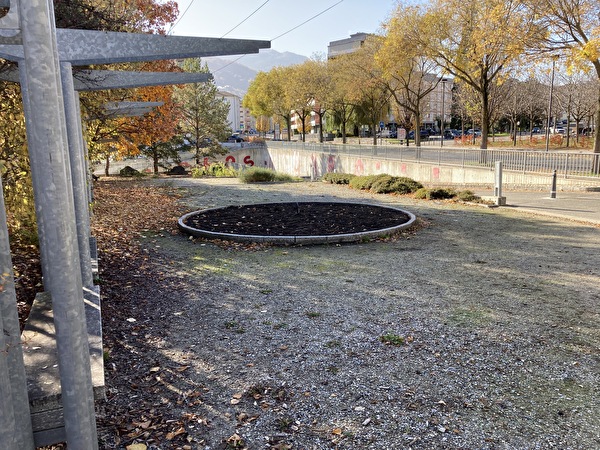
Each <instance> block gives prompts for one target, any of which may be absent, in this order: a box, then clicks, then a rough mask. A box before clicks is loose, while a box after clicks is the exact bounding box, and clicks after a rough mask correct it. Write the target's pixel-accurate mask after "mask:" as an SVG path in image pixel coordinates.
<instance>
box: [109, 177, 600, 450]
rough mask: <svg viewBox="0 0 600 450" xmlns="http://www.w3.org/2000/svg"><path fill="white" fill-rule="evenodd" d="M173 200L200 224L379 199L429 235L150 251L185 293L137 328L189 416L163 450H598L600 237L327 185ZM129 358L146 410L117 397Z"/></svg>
mask: <svg viewBox="0 0 600 450" xmlns="http://www.w3.org/2000/svg"><path fill="white" fill-rule="evenodd" d="M152 182H153V183H164V182H165V181H164V180H155V181H152ZM167 183H169V184H170V185H171V186H172V187H179V188H181V190H180V192H181V193H182V194H183V198H182V202H184V203H185V205H186V208H187V210H188V211H193V210H196V209H203V208H210V207H217V206H226V205H231V204H243V203H259V202H271V201H296V200H303V201H311V200H317V201H325V200H327V201H329V200H335V199H343V200H353V201H356V200H361V201H362V200H364V201H370V202H373V203H375V204H381V205H391V206H396V207H400V208H402V209H406V210H408V211H410V212H412V213H413V214H415V215H416V216H417V217H418V219H419V223H420V225H419V226H418V227H416V228H415V229H413V230H411V231H410V232H405V233H403V234H402V235H400V236H398V237H395V238H393V239H382V240H378V241H374V242H361V243H358V244H344V245H335V246H305V247H262V246H257V247H253V248H248V247H247V246H240V245H237V246H226V245H216V244H214V243H211V242H208V241H203V240H191V239H189V238H188V237H187V236H183V235H177V234H175V235H174V234H172V233H168V232H164V233H163V234H162V235H148V236H147V237H146V238H145V239H144V240H143V245H144V246H145V247H146V249H147V250H148V251H149V252H150V254H152V255H154V257H153V260H152V262H150V263H149V264H151V265H152V266H153V270H154V271H156V272H157V273H158V272H159V273H161V277H162V278H161V277H158V278H157V279H159V278H160V279H168V280H169V283H170V284H171V285H173V284H175V285H176V286H177V287H176V289H173V290H172V291H171V292H170V294H167V295H162V294H161V295H156V297H155V298H153V297H152V293H146V295H148V296H149V297H148V298H147V299H145V300H144V302H143V303H140V305H145V306H144V307H142V306H140V307H139V308H137V309H132V310H131V315H132V316H133V317H132V319H136V322H133V321H129V322H128V323H123V324H119V327H120V329H121V330H124V331H123V332H124V333H128V332H130V333H132V334H133V335H134V336H138V335H139V336H140V339H139V340H140V341H144V346H143V347H139V348H137V347H136V345H137V344H129V346H128V347H127V348H128V350H127V351H129V352H131V355H130V356H131V358H132V360H135V359H136V358H140V361H141V362H140V363H139V367H137V369H136V370H138V371H140V372H142V373H144V374H146V375H149V374H151V375H157V374H158V375H157V377H158V376H160V377H161V379H159V381H160V382H161V383H162V384H163V385H165V384H168V385H169V391H170V392H171V394H170V395H172V397H169V395H167V394H160V395H158V396H157V398H156V399H155V402H156V404H157V405H158V404H161V403H162V404H165V403H168V405H169V408H170V411H171V414H172V417H173V418H175V419H179V418H181V417H185V418H186V420H185V427H184V428H185V429H184V430H183V431H181V433H184V432H185V434H184V435H185V436H186V441H185V445H184V444H181V443H179V444H177V445H175V443H173V446H168V445H165V444H164V443H163V444H160V445H159V444H157V443H155V444H154V448H190V449H192V448H193V449H224V448H248V449H264V448H275V449H327V448H339V449H455V448H467V449H550V448H552V449H554V448H561V449H594V448H600V415H599V414H598V412H599V411H600V309H599V302H598V300H599V299H600V287H599V284H598V276H599V275H600V254H599V252H598V248H599V247H600V233H599V230H598V228H597V227H593V226H588V225H585V224H580V223H574V222H568V221H564V220H562V221H561V220H557V219H552V218H548V217H539V216H533V215H528V214H524V213H520V212H518V211H514V210H507V209H498V208H494V209H491V208H490V209H488V208H483V207H478V206H470V205H461V204H455V203H448V202H428V201H417V200H414V199H411V198H408V197H397V196H388V195H371V194H368V193H362V192H357V191H355V190H351V189H349V188H347V187H343V186H334V185H328V184H324V183H309V182H303V183H295V184H261V185H243V184H239V183H238V182H237V180H223V179H214V180H193V179H173V180H168V181H167ZM105 326H106V327H107V329H108V330H110V328H111V325H110V324H105ZM142 330H143V331H142ZM105 333H106V331H105ZM108 333H110V331H108ZM136 342H137V341H136ZM140 345H141V344H140ZM140 353H143V355H140ZM136 355H137V356H136ZM119 361H120V360H119V359H114V360H112V361H111V359H109V360H108V365H107V367H108V369H107V384H108V386H109V402H110V401H111V400H110V398H113V399H116V398H118V397H119V396H121V397H123V396H126V395H130V393H126V392H125V391H121V392H119V389H123V388H120V387H113V388H111V387H110V386H111V378H112V377H114V376H116V375H115V373H118V372H119V370H120V369H119ZM111 367H112V369H111ZM113 372H114V373H113ZM140 395H143V394H140ZM128 401H130V402H132V403H134V402H135V399H133V398H130V399H129V400H128ZM140 420H141V419H140ZM104 431H105V430H104ZM101 434H102V433H101ZM104 438H105V439H106V436H104ZM171 438H172V437H171ZM175 441H176V439H173V442H175ZM135 442H142V441H140V440H138V441H135ZM130 444H131V442H130ZM106 447H108V445H106ZM150 447H152V445H150Z"/></svg>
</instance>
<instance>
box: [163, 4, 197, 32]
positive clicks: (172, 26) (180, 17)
mask: <svg viewBox="0 0 600 450" xmlns="http://www.w3.org/2000/svg"><path fill="white" fill-rule="evenodd" d="M195 1H196V0H192V1H191V2H190V4H189V5H188V6H187V8H185V11H183V14H182V15H180V16H179V18H178V19H177V20H176V21H175V23H174V24H173V25H171V27H170V28H169V31H168V32H167V34H171V31H173V28H175V27H176V26H177V24H178V23H179V22H180V21H181V19H183V16H185V13H187V12H188V11H189V9H190V7H191V6H192V5H193V4H194V2H195Z"/></svg>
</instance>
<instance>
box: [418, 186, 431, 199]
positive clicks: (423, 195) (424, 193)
mask: <svg viewBox="0 0 600 450" xmlns="http://www.w3.org/2000/svg"><path fill="white" fill-rule="evenodd" d="M428 194H429V189H427V188H424V187H423V188H421V189H418V190H417V191H416V192H415V198H417V199H419V200H425V199H428Z"/></svg>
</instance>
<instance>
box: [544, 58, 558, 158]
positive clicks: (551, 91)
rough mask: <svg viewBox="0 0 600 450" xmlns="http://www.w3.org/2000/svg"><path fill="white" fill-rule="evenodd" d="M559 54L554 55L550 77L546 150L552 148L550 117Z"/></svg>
mask: <svg viewBox="0 0 600 450" xmlns="http://www.w3.org/2000/svg"><path fill="white" fill-rule="evenodd" d="M557 59H558V55H554V56H553V57H552V76H551V77H550V100H549V101H548V122H547V123H546V151H548V150H549V149H550V119H551V116H552V95H553V92H554V70H555V68H556V60H557Z"/></svg>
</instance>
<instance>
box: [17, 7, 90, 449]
mask: <svg viewBox="0 0 600 450" xmlns="http://www.w3.org/2000/svg"><path fill="white" fill-rule="evenodd" d="M51 3H52V2H51V0H21V1H20V2H19V12H20V14H19V15H20V23H21V27H20V28H21V32H22V36H23V49H24V61H22V62H19V69H20V74H21V75H20V76H21V88H22V90H23V103H24V105H25V111H26V123H27V141H28V147H29V156H30V160H31V175H32V180H33V189H34V198H35V207H36V216H37V218H38V225H39V231H38V234H39V240H40V251H41V258H42V271H43V275H44V287H45V289H46V291H47V292H49V293H50V295H51V297H52V306H53V310H54V325H55V329H56V341H57V350H58V363H59V371H60V379H61V389H62V403H63V411H64V421H65V432H66V436H67V444H68V445H69V447H72V448H75V449H97V448H98V439H97V432H96V423H95V417H94V414H93V410H92V409H91V408H90V404H92V405H93V391H92V380H91V370H90V360H89V346H88V336H87V329H86V322H85V312H84V303H83V287H82V281H81V272H80V264H79V254H78V251H77V232H76V227H75V210H74V209H75V208H74V201H73V191H72V189H71V185H70V183H71V174H70V168H69V161H68V155H67V139H66V135H67V132H66V128H65V119H64V117H65V112H64V105H63V100H62V89H61V82H60V70H59V65H58V54H57V50H56V36H55V31H54V30H55V29H54V22H53V21H52V14H51Z"/></svg>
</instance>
